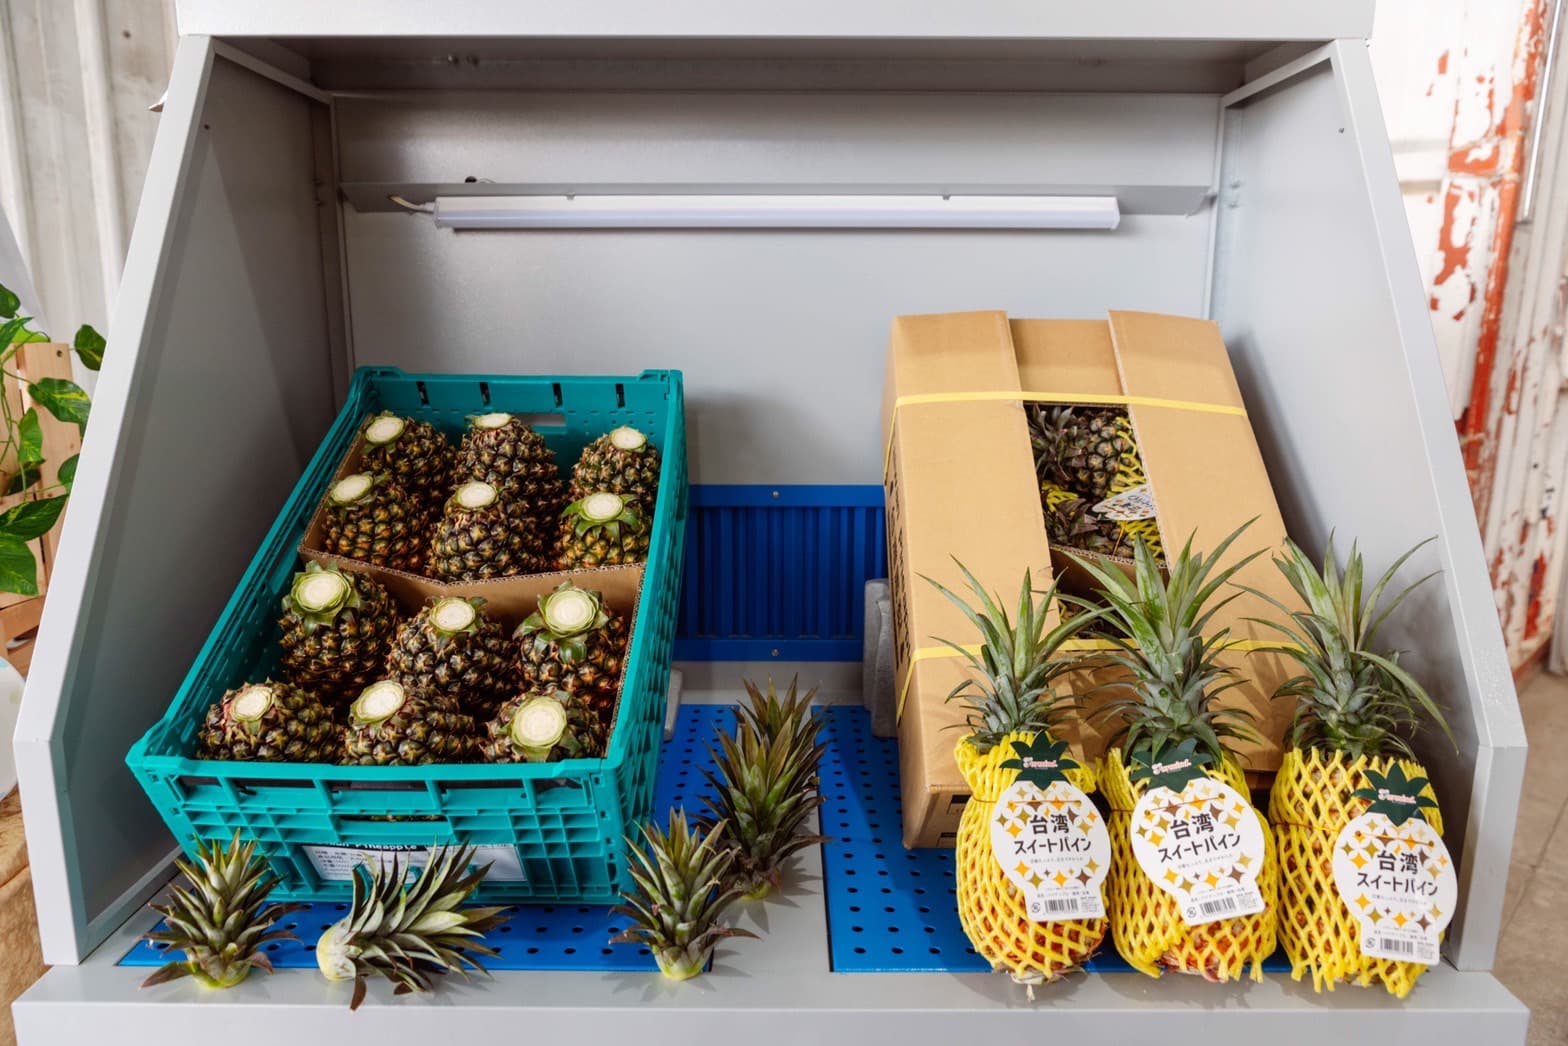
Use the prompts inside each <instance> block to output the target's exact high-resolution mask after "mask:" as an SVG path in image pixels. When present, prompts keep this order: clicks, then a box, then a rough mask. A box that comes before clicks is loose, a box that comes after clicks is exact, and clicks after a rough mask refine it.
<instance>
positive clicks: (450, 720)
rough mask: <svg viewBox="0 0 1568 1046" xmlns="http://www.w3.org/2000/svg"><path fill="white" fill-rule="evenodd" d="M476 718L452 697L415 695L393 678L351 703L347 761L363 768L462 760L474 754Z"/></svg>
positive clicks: (372, 688)
mask: <svg viewBox="0 0 1568 1046" xmlns="http://www.w3.org/2000/svg"><path fill="white" fill-rule="evenodd" d="M477 742H478V738H477V733H476V729H475V726H474V719H473V717H472V716H468V715H464V714H463V713H462V712H460V711H458V710H457V704H456V702H454V701H453V700H452V699H450V698H446V697H437V696H433V695H428V694H415V693H411V692H410V691H409V690H407V689H406V688H405V687H404V686H403V685H402V684H401V683H396V682H393V681H392V680H389V679H384V680H381V681H380V682H376V683H372V684H370V685H369V686H367V687H366V688H365V690H364V692H363V693H362V694H360V695H359V697H358V699H357V700H355V702H354V703H353V704H352V705H350V706H349V710H348V728H347V737H346V739H345V741H344V758H343V761H344V762H345V763H348V764H356V765H361V766H418V765H421V764H424V763H458V762H463V761H465V760H467V759H470V758H472V757H473V756H474V754H475V748H476V746H477Z"/></svg>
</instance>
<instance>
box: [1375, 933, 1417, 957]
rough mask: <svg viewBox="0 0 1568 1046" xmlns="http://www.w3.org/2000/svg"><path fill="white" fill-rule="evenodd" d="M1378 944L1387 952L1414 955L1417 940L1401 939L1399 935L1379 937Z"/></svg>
mask: <svg viewBox="0 0 1568 1046" xmlns="http://www.w3.org/2000/svg"><path fill="white" fill-rule="evenodd" d="M1377 946H1378V947H1379V948H1380V949H1382V950H1383V951H1385V952H1393V953H1394V954H1396V955H1414V954H1415V953H1416V942H1415V941H1406V940H1401V939H1400V938H1398V937H1379V938H1378V939H1377Z"/></svg>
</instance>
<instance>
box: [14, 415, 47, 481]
mask: <svg viewBox="0 0 1568 1046" xmlns="http://www.w3.org/2000/svg"><path fill="white" fill-rule="evenodd" d="M16 435H17V438H18V440H19V441H20V446H19V447H18V448H17V452H16V453H17V458H18V460H20V461H21V463H22V465H23V466H27V465H37V464H40V463H41V462H42V461H43V460H44V430H43V428H42V427H40V426H39V424H38V411H37V410H36V409H35V408H33V407H28V408H27V413H25V414H23V415H22V420H20V421H18V422H17V423H16Z"/></svg>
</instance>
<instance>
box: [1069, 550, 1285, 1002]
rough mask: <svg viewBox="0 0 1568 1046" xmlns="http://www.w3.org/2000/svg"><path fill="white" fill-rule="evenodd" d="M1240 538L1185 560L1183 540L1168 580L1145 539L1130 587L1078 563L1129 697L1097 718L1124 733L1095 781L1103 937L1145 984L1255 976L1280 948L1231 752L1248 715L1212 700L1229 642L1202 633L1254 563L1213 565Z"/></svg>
mask: <svg viewBox="0 0 1568 1046" xmlns="http://www.w3.org/2000/svg"><path fill="white" fill-rule="evenodd" d="M1245 529H1246V527H1245V526H1243V527H1242V528H1241V530H1237V531H1236V532H1234V533H1232V534H1231V535H1230V536H1228V537H1226V538H1225V540H1224V541H1222V542H1220V544H1219V545H1218V547H1216V548H1215V549H1214V551H1213V553H1212V554H1210V555H1204V554H1202V553H1195V552H1193V550H1192V540H1191V539H1190V538H1189V539H1188V541H1187V543H1186V545H1185V546H1184V547H1183V548H1182V550H1181V552H1180V553H1179V554H1178V555H1177V556H1176V557H1175V558H1174V559H1173V560H1172V561H1171V563H1170V576H1169V579H1168V580H1167V579H1165V578H1162V577H1161V575H1160V567H1159V564H1158V563H1157V562H1156V561H1155V558H1154V554H1153V553H1152V552H1150V551H1149V547H1148V546H1147V545H1146V544H1144V543H1143V542H1142V541H1140V542H1138V543H1137V544H1136V546H1135V547H1134V561H1135V564H1136V577H1135V578H1129V577H1127V576H1126V575H1124V574H1123V573H1122V572H1121V571H1119V570H1117V569H1115V568H1114V567H1112V568H1109V569H1106V568H1102V567H1101V566H1099V565H1098V564H1095V563H1091V562H1088V561H1086V560H1083V559H1081V558H1079V557H1074V558H1075V559H1076V561H1077V562H1078V563H1079V565H1080V566H1081V567H1082V568H1083V569H1084V570H1086V571H1088V572H1089V574H1090V575H1091V576H1092V577H1093V578H1094V579H1095V581H1096V582H1097V583H1098V584H1099V586H1100V598H1101V601H1102V602H1103V604H1104V605H1105V607H1106V616H1105V618H1104V622H1105V625H1106V630H1107V631H1108V632H1109V634H1110V641H1111V643H1112V644H1114V646H1115V648H1116V649H1115V650H1114V651H1113V652H1112V653H1110V654H1108V655H1106V661H1107V662H1108V663H1110V664H1112V665H1115V666H1118V667H1119V668H1120V669H1122V670H1123V671H1124V672H1125V673H1126V678H1125V679H1121V680H1118V681H1115V682H1111V683H1107V684H1104V688H1105V689H1107V690H1111V691H1113V692H1120V693H1123V694H1125V695H1126V696H1124V697H1121V698H1119V699H1117V700H1114V701H1111V702H1110V703H1108V704H1106V705H1105V706H1104V707H1103V708H1102V709H1100V711H1099V713H1098V714H1099V715H1100V716H1102V717H1103V718H1105V719H1107V720H1109V721H1110V722H1112V723H1115V724H1118V725H1119V727H1120V734H1119V737H1118V740H1119V744H1115V745H1112V747H1111V748H1110V750H1109V751H1108V752H1107V753H1106V756H1105V765H1104V767H1103V771H1102V773H1101V776H1100V784H1101V787H1102V788H1103V790H1104V792H1105V796H1106V798H1107V799H1108V800H1109V802H1110V806H1111V818H1110V820H1111V844H1112V846H1113V847H1114V849H1115V855H1114V860H1113V862H1112V868H1111V882H1110V898H1111V903H1110V917H1111V932H1112V935H1113V936H1114V937H1115V940H1116V949H1117V951H1119V952H1120V953H1121V955H1122V958H1124V959H1126V960H1127V962H1128V963H1130V964H1131V965H1132V966H1133V967H1134V968H1136V969H1138V970H1141V971H1142V972H1144V973H1146V974H1149V975H1150V976H1152V977H1158V976H1159V975H1160V974H1161V973H1162V972H1163V971H1166V970H1175V971H1179V972H1182V973H1195V974H1200V975H1202V976H1203V977H1205V978H1207V979H1209V980H1212V981H1232V980H1239V979H1240V978H1241V977H1242V975H1243V974H1244V973H1247V972H1250V973H1251V975H1252V977H1253V979H1254V980H1261V979H1262V977H1263V960H1264V959H1266V958H1268V956H1269V954H1270V953H1271V952H1273V951H1274V947H1275V922H1276V912H1275V907H1276V906H1275V900H1276V897H1277V894H1278V890H1279V871H1278V866H1277V864H1276V862H1275V854H1274V840H1273V836H1272V834H1271V833H1270V831H1269V827H1268V825H1267V824H1265V823H1264V821H1263V818H1262V817H1261V816H1259V814H1258V812H1257V810H1256V809H1254V808H1253V806H1252V803H1251V801H1250V799H1249V798H1248V793H1247V785H1246V778H1245V777H1244V776H1243V774H1242V770H1241V766H1240V764H1238V763H1237V761H1236V759H1235V757H1234V756H1233V755H1231V754H1230V752H1229V751H1228V750H1227V749H1226V747H1225V746H1226V742H1227V741H1232V740H1239V739H1244V738H1248V737H1251V736H1253V731H1252V728H1251V725H1250V723H1249V721H1248V720H1249V718H1250V717H1249V714H1248V713H1246V712H1245V711H1244V710H1241V709H1234V708H1222V707H1220V706H1218V705H1217V704H1216V703H1215V698H1216V696H1217V695H1218V694H1219V693H1220V692H1222V691H1223V690H1225V689H1227V688H1228V687H1229V686H1231V685H1234V683H1233V682H1232V680H1231V678H1230V677H1231V676H1232V672H1231V671H1230V670H1229V669H1227V668H1225V667H1224V666H1222V665H1221V664H1220V663H1219V662H1218V655H1219V653H1220V651H1221V650H1223V649H1224V647H1225V644H1226V639H1227V635H1228V634H1227V633H1226V632H1225V631H1220V632H1216V633H1212V634H1207V635H1206V634H1205V629H1206V627H1207V625H1208V623H1209V622H1210V621H1211V620H1212V619H1213V617H1214V614H1215V613H1216V612H1217V611H1218V610H1219V608H1220V607H1222V606H1224V605H1225V603H1226V602H1228V601H1229V600H1230V599H1234V598H1235V595H1230V596H1225V597H1220V596H1218V593H1219V591H1220V589H1221V588H1222V587H1223V586H1224V585H1225V584H1226V582H1228V581H1229V580H1230V579H1231V578H1232V577H1233V576H1234V575H1235V574H1236V572H1237V571H1238V570H1240V569H1241V568H1242V567H1243V566H1244V565H1246V564H1247V563H1249V562H1251V561H1252V560H1253V559H1255V558H1256V557H1257V556H1259V555H1261V554H1262V553H1261V552H1254V553H1252V554H1251V555H1247V556H1242V557H1240V558H1238V559H1236V560H1234V561H1232V562H1231V563H1230V565H1229V566H1225V567H1221V566H1220V563H1221V561H1222V560H1223V559H1224V557H1225V552H1226V550H1227V549H1229V547H1230V546H1231V544H1232V543H1233V542H1234V541H1235V540H1236V538H1237V537H1238V536H1240V534H1241V532H1242V530H1245Z"/></svg>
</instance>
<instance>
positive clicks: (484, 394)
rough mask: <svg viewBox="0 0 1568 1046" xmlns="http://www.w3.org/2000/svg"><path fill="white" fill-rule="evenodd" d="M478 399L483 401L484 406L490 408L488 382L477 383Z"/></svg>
mask: <svg viewBox="0 0 1568 1046" xmlns="http://www.w3.org/2000/svg"><path fill="white" fill-rule="evenodd" d="M479 398H480V399H481V400H483V401H484V405H485V406H487V407H488V406H490V383H489V382H488V381H481V382H480V383H479Z"/></svg>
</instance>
